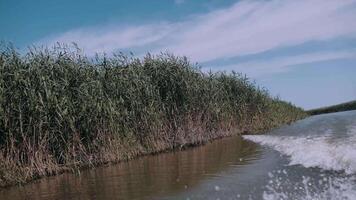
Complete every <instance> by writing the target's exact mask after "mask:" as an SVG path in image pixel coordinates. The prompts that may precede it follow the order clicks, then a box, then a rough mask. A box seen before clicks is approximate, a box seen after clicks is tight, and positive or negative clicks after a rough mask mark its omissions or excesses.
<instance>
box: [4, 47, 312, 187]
mask: <svg viewBox="0 0 356 200" xmlns="http://www.w3.org/2000/svg"><path fill="white" fill-rule="evenodd" d="M305 115H306V114H305V113H304V111H303V110H302V109H300V108H297V107H295V106H293V105H292V104H290V103H286V102H284V101H281V100H279V99H276V98H273V97H271V96H270V95H269V94H268V92H267V91H266V90H265V89H263V88H259V87H257V86H255V84H254V83H252V82H251V81H249V80H248V79H247V78H246V77H245V76H242V75H241V74H238V73H234V72H233V73H229V74H227V73H222V72H219V73H202V72H201V71H200V70H199V68H198V66H196V65H193V64H191V63H189V61H188V60H187V59H186V58H184V57H175V56H173V55H168V54H161V55H158V56H152V55H149V54H148V55H147V56H146V57H145V58H143V59H138V58H132V57H127V56H124V55H123V54H117V55H113V56H111V57H107V56H96V57H95V58H87V57H86V56H84V55H83V54H82V53H81V52H80V50H79V49H77V48H74V49H73V48H68V47H61V46H57V47H55V48H53V49H36V48H34V49H30V50H29V52H28V53H26V54H25V55H21V54H19V53H18V52H17V51H16V50H15V49H14V48H12V47H11V46H9V45H3V46H2V47H1V50H0V185H1V186H5V185H9V184H16V183H24V182H27V181H29V180H32V179H34V178H36V177H41V176H46V175H52V174H57V173H60V172H63V171H68V170H77V169H79V168H81V167H85V166H86V167H88V166H95V165H98V164H102V163H108V162H117V161H122V160H127V159H130V158H132V157H135V156H138V155H143V154H149V153H155V152H160V151H165V150H169V149H174V148H183V147H185V146H187V145H197V144H202V143H204V142H207V141H210V140H212V139H215V138H219V137H223V136H229V135H233V134H243V133H256V132H260V131H265V130H268V129H271V128H273V127H276V126H279V125H281V124H285V123H290V122H292V121H295V120H297V119H300V118H302V117H304V116H305Z"/></svg>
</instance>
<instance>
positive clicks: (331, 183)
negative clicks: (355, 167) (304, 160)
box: [263, 176, 356, 200]
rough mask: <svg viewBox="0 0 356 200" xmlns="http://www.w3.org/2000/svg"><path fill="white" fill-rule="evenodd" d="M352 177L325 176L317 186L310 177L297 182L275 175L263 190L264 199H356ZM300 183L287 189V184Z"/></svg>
mask: <svg viewBox="0 0 356 200" xmlns="http://www.w3.org/2000/svg"><path fill="white" fill-rule="evenodd" d="M353 181H354V180H351V179H350V178H335V177H334V178H333V177H329V178H325V179H324V181H321V182H319V184H318V185H317V186H316V185H315V183H314V182H313V181H312V180H311V178H310V177H303V179H302V182H301V183H300V184H299V183H295V182H293V181H290V180H289V179H288V178H287V179H286V178H283V179H281V178H279V177H278V176H275V177H274V179H273V181H272V180H271V181H270V182H269V184H268V185H267V186H266V190H265V191H264V192H263V199H264V200H275V199H280V200H289V199H295V200H324V199H333V200H339V199H340V200H353V199H356V190H355V185H354V183H353ZM291 184H293V185H298V186H295V187H294V189H293V190H290V189H289V190H288V189H286V188H285V187H286V185H291Z"/></svg>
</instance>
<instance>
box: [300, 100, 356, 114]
mask: <svg viewBox="0 0 356 200" xmlns="http://www.w3.org/2000/svg"><path fill="white" fill-rule="evenodd" d="M349 110H356V100H355V101H349V102H345V103H340V104H336V105H332V106H327V107H321V108H316V109H311V110H307V111H306V112H307V113H308V114H309V115H320V114H326V113H333V112H342V111H349Z"/></svg>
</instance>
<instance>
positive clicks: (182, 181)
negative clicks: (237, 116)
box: [0, 137, 258, 200]
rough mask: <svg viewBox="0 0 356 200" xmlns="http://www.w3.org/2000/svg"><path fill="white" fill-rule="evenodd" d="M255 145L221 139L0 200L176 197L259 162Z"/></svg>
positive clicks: (15, 190)
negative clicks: (227, 173)
mask: <svg viewBox="0 0 356 200" xmlns="http://www.w3.org/2000/svg"><path fill="white" fill-rule="evenodd" d="M256 147H257V145H256V144H254V143H252V142H248V141H245V140H242V139H241V138H240V137H232V138H224V139H221V140H217V141H214V142H212V143H210V144H207V145H204V146H200V147H195V148H190V149H187V150H184V151H177V152H171V153H163V154H159V155H154V156H145V157H141V158H139V159H136V160H132V161H129V162H125V163H120V164H117V165H111V166H107V167H99V168H97V169H92V170H85V171H82V172H81V174H80V175H74V174H62V175H60V176H55V177H49V178H45V179H41V180H39V181H37V182H34V183H31V184H28V185H25V186H24V187H12V188H9V189H6V190H4V191H1V192H0V199H3V200H5V199H9V200H10V199H11V200H16V199H78V198H80V199H93V198H95V199H143V198H145V199H151V198H158V197H159V196H166V195H174V194H175V193H178V192H180V191H184V190H187V189H189V188H192V187H194V186H196V185H198V184H199V183H200V182H201V181H204V180H206V179H209V178H212V177H215V176H218V173H219V172H220V171H223V170H226V169H227V168H229V167H234V168H236V167H238V166H240V165H246V164H248V163H249V161H251V160H254V159H257V157H258V150H257V148H256Z"/></svg>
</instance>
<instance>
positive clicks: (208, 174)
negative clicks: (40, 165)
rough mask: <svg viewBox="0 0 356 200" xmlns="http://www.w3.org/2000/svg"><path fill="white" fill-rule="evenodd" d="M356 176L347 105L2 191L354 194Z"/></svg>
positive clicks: (7, 194) (27, 195) (14, 195)
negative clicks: (260, 129) (285, 123)
mask: <svg viewBox="0 0 356 200" xmlns="http://www.w3.org/2000/svg"><path fill="white" fill-rule="evenodd" d="M355 174H356V111H349V112H341V113H334V114H326V115H319V116H313V117H309V118H307V119H304V120H301V121H298V122H296V123H294V124H292V125H289V126H283V127H281V128H279V129H276V130H273V131H271V132H269V133H266V134H265V135H247V136H243V137H242V138H241V137H230V138H224V139H221V140H217V141H214V142H212V143H210V144H207V145H204V146H200V147H195V148H190V149H187V150H184V151H177V152H171V153H164V154H159V155H154V156H145V157H141V158H139V159H136V160H132V161H129V162H125V163H120V164H117V165H111V166H104V167H99V168H96V169H91V170H84V171H82V172H81V174H80V175H75V174H62V175H59V176H54V177H49V178H44V179H40V180H37V181H35V182H32V183H30V184H27V185H25V186H23V187H11V188H8V189H4V190H2V191H0V199H2V200H7V199H9V200H10V199H11V200H19V199H356V175H355Z"/></svg>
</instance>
